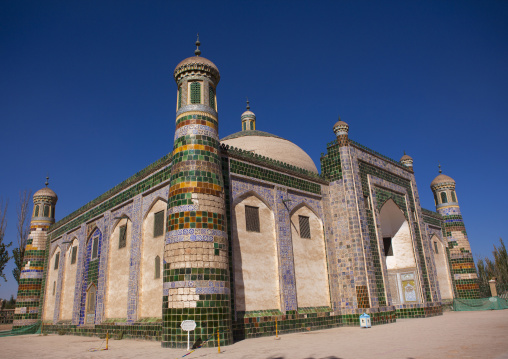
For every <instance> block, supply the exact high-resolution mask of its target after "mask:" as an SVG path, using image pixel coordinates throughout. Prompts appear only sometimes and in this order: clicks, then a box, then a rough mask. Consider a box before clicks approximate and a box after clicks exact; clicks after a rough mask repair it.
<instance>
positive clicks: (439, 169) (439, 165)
mask: <svg viewBox="0 0 508 359" xmlns="http://www.w3.org/2000/svg"><path fill="white" fill-rule="evenodd" d="M438 167H439V173H442V172H443V171H441V163H440V164H439V166H438Z"/></svg>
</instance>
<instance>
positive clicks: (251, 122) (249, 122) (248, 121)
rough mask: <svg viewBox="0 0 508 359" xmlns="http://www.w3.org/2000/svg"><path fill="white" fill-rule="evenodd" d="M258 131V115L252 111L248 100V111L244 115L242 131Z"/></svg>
mask: <svg viewBox="0 0 508 359" xmlns="http://www.w3.org/2000/svg"><path fill="white" fill-rule="evenodd" d="M254 130H256V115H255V114H254V112H252V111H251V110H250V105H249V99H247V111H245V112H244V113H242V131H254Z"/></svg>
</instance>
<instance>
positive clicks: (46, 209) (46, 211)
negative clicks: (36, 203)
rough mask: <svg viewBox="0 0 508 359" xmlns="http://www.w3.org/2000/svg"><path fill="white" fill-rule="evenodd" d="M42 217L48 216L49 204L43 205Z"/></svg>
mask: <svg viewBox="0 0 508 359" xmlns="http://www.w3.org/2000/svg"><path fill="white" fill-rule="evenodd" d="M44 217H49V206H44Z"/></svg>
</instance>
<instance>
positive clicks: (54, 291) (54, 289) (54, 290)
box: [53, 281, 56, 295]
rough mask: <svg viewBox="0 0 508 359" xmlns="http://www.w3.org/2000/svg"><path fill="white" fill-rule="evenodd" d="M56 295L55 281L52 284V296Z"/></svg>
mask: <svg viewBox="0 0 508 359" xmlns="http://www.w3.org/2000/svg"><path fill="white" fill-rule="evenodd" d="M55 293H56V281H54V282H53V295H55Z"/></svg>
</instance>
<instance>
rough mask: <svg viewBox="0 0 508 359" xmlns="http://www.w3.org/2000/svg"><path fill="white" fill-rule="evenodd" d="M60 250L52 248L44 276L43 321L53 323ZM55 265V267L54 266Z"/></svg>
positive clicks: (56, 247)
mask: <svg viewBox="0 0 508 359" xmlns="http://www.w3.org/2000/svg"><path fill="white" fill-rule="evenodd" d="M61 253H62V251H61V249H60V247H58V246H57V245H55V247H54V248H53V253H52V255H51V256H50V259H49V263H48V272H47V274H46V295H45V301H44V316H43V318H44V320H51V321H53V315H54V313H55V304H56V287H57V284H58V283H57V282H58V270H59V267H60V256H61ZM55 263H56V265H55Z"/></svg>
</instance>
